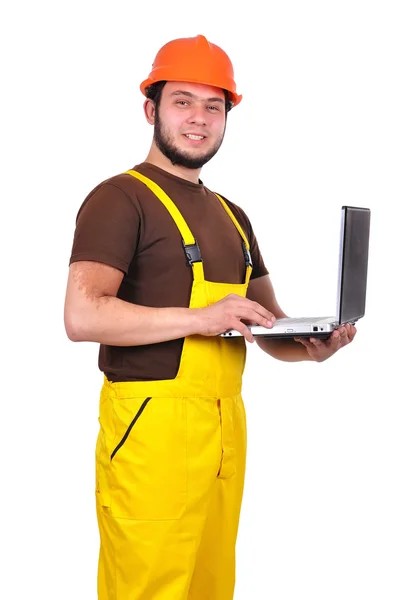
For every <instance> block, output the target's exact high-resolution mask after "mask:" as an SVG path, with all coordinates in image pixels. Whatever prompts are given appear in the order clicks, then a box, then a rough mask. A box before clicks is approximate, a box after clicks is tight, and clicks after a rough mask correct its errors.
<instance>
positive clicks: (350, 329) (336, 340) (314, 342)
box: [294, 323, 357, 362]
mask: <svg viewBox="0 0 420 600" xmlns="http://www.w3.org/2000/svg"><path fill="white" fill-rule="evenodd" d="M356 331H357V330H356V327H354V325H350V324H349V323H347V324H346V325H343V326H342V327H339V328H338V329H336V330H335V331H333V332H332V334H331V335H330V337H329V338H328V339H326V340H322V339H317V338H309V339H307V338H294V339H295V341H296V342H300V343H301V344H303V345H304V346H305V347H306V350H307V352H308V354H309V356H310V357H311V358H312V360H314V361H316V362H323V361H324V360H327V358H330V356H332V355H333V354H335V353H336V352H337V350H340V348H343V347H344V346H347V344H350V342H352V341H353V340H354V336H355V335H356Z"/></svg>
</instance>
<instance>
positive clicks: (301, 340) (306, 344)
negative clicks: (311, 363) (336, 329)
mask: <svg viewBox="0 0 420 600" xmlns="http://www.w3.org/2000/svg"><path fill="white" fill-rule="evenodd" d="M293 339H294V340H295V342H299V343H300V344H302V345H303V346H306V348H309V346H311V343H310V342H309V340H307V339H305V338H303V337H297V338H296V337H295V338H293Z"/></svg>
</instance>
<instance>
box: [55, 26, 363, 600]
mask: <svg viewBox="0 0 420 600" xmlns="http://www.w3.org/2000/svg"><path fill="white" fill-rule="evenodd" d="M140 89H141V91H142V92H143V93H144V95H145V96H146V100H145V102H144V112H145V116H146V119H147V121H148V123H150V124H151V125H153V127H154V135H153V141H152V144H151V148H150V152H149V154H148V156H147V157H146V160H145V161H144V162H143V163H141V164H140V165H137V166H136V167H135V168H134V169H131V170H129V171H127V172H126V173H121V174H119V175H116V176H114V177H111V178H110V179H108V180H107V181H105V182H102V183H101V184H99V185H98V186H97V187H96V188H95V189H94V190H92V191H91V192H90V194H89V195H88V196H87V198H86V199H85V201H84V202H83V204H82V206H81V209H80V211H79V213H78V216H77V224H76V231H75V235H74V243H73V249H72V255H71V259H70V272H69V279H68V287H67V295H66V306H65V324H66V330H67V334H68V336H69V338H70V339H71V340H73V341H94V342H98V343H99V344H100V351H99V368H100V369H101V370H102V371H103V372H104V385H103V388H102V392H101V399H100V431H99V435H98V441H97V449H96V473H97V475H96V496H97V515H98V526H99V531H100V538H101V547H100V556H99V567H98V596H99V599H100V600H187V599H188V600H231V599H232V598H233V593H234V582H235V543H236V536H237V530H238V522H239V513H240V507H241V501H242V492H243V483H244V472H245V454H246V424H245V411H244V406H243V403H242V397H241V379H242V372H243V368H244V365H245V339H246V340H248V341H249V342H252V341H253V338H252V336H251V334H250V331H249V329H248V327H247V326H246V325H247V324H250V323H258V324H260V325H263V326H265V327H267V328H270V327H272V324H273V322H274V320H275V319H276V318H278V317H283V316H285V314H284V312H283V311H282V310H281V308H280V306H279V304H278V302H277V300H276V297H275V294H274V291H273V286H272V284H271V282H270V278H269V275H268V271H267V269H266V267H265V265H264V262H263V259H262V257H261V254H260V252H259V249H258V243H257V240H256V239H255V235H254V233H253V230H252V227H251V224H250V222H249V220H248V218H247V217H246V215H245V213H244V212H243V211H242V210H241V209H240V208H239V207H238V206H236V205H235V204H233V203H232V202H230V201H228V200H227V199H225V198H223V197H222V196H220V195H216V194H214V193H213V192H211V191H210V190H209V189H208V188H206V187H205V186H204V184H203V183H202V182H201V180H200V179H199V175H200V172H201V168H202V167H203V165H204V164H205V163H206V162H208V161H209V160H210V159H211V158H212V157H213V156H214V155H215V154H216V152H217V150H218V149H219V147H220V145H221V143H222V140H223V136H224V132H225V127H226V118H227V113H228V112H229V110H230V109H231V108H232V107H233V106H236V105H237V104H239V102H240V101H241V96H240V95H238V94H237V92H236V84H235V82H234V75H233V68H232V64H231V62H230V59H229V58H228V56H227V55H226V54H225V52H224V51H223V50H222V49H221V48H219V47H218V46H216V45H214V44H211V43H209V42H208V41H207V40H206V38H205V37H204V36H201V35H199V36H197V37H195V38H183V39H177V40H172V41H171V42H169V43H168V44H166V45H165V46H163V48H161V50H159V52H158V54H157V56H156V59H155V61H154V63H153V67H152V71H151V73H150V75H149V78H148V79H147V80H145V81H144V82H143V83H142V84H141V86H140ZM230 328H234V329H238V330H240V331H241V332H242V333H243V335H244V337H243V338H235V339H224V338H221V337H220V335H219V334H221V333H222V332H224V331H226V330H227V329H230ZM355 333H356V330H355V328H354V327H352V326H346V327H342V328H341V329H339V330H338V331H336V332H334V333H333V334H332V336H331V337H330V339H329V340H327V341H321V340H315V339H313V340H301V341H300V342H299V341H294V340H288V341H279V340H258V341H257V344H258V345H259V346H260V347H261V348H262V349H263V350H264V351H265V352H267V353H268V354H270V355H271V356H274V357H275V358H278V359H280V360H284V361H299V360H315V361H319V362H320V361H323V360H325V359H327V358H329V357H330V356H331V355H332V354H334V353H335V352H336V351H337V350H338V349H339V348H341V347H342V346H344V345H346V344H348V343H349V342H350V341H351V340H352V339H353V338H354V336H355Z"/></svg>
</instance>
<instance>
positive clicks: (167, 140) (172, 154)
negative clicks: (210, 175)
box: [153, 111, 226, 169]
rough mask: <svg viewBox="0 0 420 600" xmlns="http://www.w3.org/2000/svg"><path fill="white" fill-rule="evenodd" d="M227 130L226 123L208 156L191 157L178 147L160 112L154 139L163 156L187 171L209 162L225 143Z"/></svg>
mask: <svg viewBox="0 0 420 600" xmlns="http://www.w3.org/2000/svg"><path fill="white" fill-rule="evenodd" d="M225 130H226V123H225V128H224V130H223V133H222V135H221V136H220V138H219V139H218V140H217V141H216V143H215V144H214V146H213V148H211V149H210V150H208V151H207V152H206V154H202V155H201V156H190V155H189V154H188V153H187V152H185V151H183V150H180V149H179V148H177V147H176V145H175V143H174V141H173V138H172V136H171V134H170V133H169V131H168V130H167V129H166V127H165V125H164V124H163V123H162V121H161V120H160V118H159V111H156V114H155V127H154V133H153V139H154V141H155V144H156V146H157V147H158V148H159V150H160V151H161V152H162V154H163V155H164V156H166V158H168V159H169V160H170V161H171V163H172V164H173V165H174V166H180V167H185V168H186V169H201V167H202V166H204V165H205V164H206V163H207V162H209V160H210V159H211V158H213V156H214V155H215V154H216V152H217V151H218V150H219V148H220V146H221V145H222V142H223V138H224V135H225Z"/></svg>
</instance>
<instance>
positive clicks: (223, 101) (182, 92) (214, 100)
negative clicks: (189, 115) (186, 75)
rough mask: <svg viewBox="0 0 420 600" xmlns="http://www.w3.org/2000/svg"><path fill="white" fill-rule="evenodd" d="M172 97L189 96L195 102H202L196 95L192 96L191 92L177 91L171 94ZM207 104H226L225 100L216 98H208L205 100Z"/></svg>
mask: <svg viewBox="0 0 420 600" xmlns="http://www.w3.org/2000/svg"><path fill="white" fill-rule="evenodd" d="M171 96H188V97H189V98H192V99H193V100H200V98H199V97H198V96H196V95H195V94H192V93H191V92H187V91H185V90H176V91H175V92H172V93H171ZM205 102H221V103H222V104H224V103H225V99H224V98H220V97H218V96H215V97H214V98H207V99H206V100H205Z"/></svg>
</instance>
